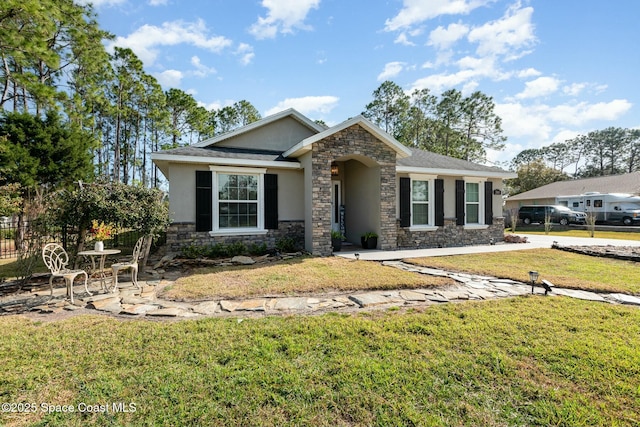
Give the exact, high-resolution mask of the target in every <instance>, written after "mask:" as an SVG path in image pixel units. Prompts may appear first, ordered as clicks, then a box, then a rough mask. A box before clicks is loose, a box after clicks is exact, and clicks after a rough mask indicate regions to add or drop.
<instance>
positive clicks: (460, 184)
mask: <svg viewBox="0 0 640 427" xmlns="http://www.w3.org/2000/svg"><path fill="white" fill-rule="evenodd" d="M464 202H465V200H464V180H462V179H457V180H456V224H457V225H464V204H465V203H464Z"/></svg>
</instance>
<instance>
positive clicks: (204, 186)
mask: <svg viewBox="0 0 640 427" xmlns="http://www.w3.org/2000/svg"><path fill="white" fill-rule="evenodd" d="M211 173H212V172H211V171H196V231H211V228H212V221H211V218H212V217H211V210H212V198H211V196H212V194H213V193H212V188H211Z"/></svg>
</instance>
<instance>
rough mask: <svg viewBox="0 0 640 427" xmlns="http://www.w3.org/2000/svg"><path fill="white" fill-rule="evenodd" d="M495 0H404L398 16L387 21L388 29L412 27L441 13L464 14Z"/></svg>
mask: <svg viewBox="0 0 640 427" xmlns="http://www.w3.org/2000/svg"><path fill="white" fill-rule="evenodd" d="M491 1H493V0H404V1H403V7H402V9H401V10H400V12H398V14H397V15H396V16H394V17H393V18H391V19H387V21H386V22H385V30H386V31H397V30H402V29H406V28H411V27H412V26H413V25H416V24H419V23H421V22H423V21H426V20H429V19H432V18H436V17H438V16H440V15H463V14H468V13H469V12H471V11H472V10H473V9H475V8H477V7H480V6H482V5H485V4H487V3H490V2H491Z"/></svg>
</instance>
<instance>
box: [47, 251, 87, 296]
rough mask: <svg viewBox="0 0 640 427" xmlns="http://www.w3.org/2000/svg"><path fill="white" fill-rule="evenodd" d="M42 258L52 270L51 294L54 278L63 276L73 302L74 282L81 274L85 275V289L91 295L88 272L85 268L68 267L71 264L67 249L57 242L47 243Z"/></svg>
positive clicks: (50, 279)
mask: <svg viewBox="0 0 640 427" xmlns="http://www.w3.org/2000/svg"><path fill="white" fill-rule="evenodd" d="M42 259H43V260H44V264H45V265H46V266H47V268H48V269H49V271H50V272H51V277H49V287H50V288H51V295H53V279H55V278H56V277H62V278H63V279H64V281H65V284H66V286H67V296H68V297H69V298H70V299H71V304H73V282H74V281H75V279H76V277H78V276H81V275H84V290H85V291H86V292H87V293H88V294H89V295H91V292H89V289H88V288H87V282H88V281H89V276H88V275H87V272H86V271H84V270H70V269H68V268H67V264H69V255H67V251H65V250H64V248H63V247H62V246H60V245H59V244H57V243H47V244H46V245H45V246H44V248H42Z"/></svg>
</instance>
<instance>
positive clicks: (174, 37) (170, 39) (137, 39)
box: [111, 19, 232, 66]
mask: <svg viewBox="0 0 640 427" xmlns="http://www.w3.org/2000/svg"><path fill="white" fill-rule="evenodd" d="M208 32H209V30H208V29H207V26H206V25H205V23H204V21H203V20H201V19H199V20H198V21H196V22H184V21H173V22H165V23H163V24H162V26H160V27H157V26H155V25H143V26H142V27H140V28H138V29H137V30H136V31H134V32H133V33H131V34H130V35H129V36H128V37H118V38H116V40H115V41H113V42H112V43H111V45H117V46H120V47H128V48H131V50H133V51H134V52H135V54H136V55H137V56H138V58H140V60H142V62H144V64H145V65H146V66H150V65H152V64H153V63H154V62H155V60H156V59H157V57H158V55H159V51H158V49H157V47H159V46H176V45H179V44H188V45H193V46H196V47H199V48H202V49H206V50H209V51H211V52H216V53H218V52H220V51H222V50H223V49H224V48H226V47H229V46H231V44H232V42H231V40H229V39H227V38H226V37H223V36H212V37H210V36H209V35H208Z"/></svg>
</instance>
